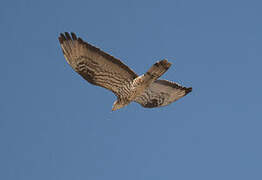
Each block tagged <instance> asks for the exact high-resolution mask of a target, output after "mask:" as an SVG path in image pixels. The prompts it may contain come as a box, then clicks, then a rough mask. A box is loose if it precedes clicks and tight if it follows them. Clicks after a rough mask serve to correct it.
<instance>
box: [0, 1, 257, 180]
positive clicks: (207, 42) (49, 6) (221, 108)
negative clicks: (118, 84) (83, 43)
mask: <svg viewBox="0 0 262 180" xmlns="http://www.w3.org/2000/svg"><path fill="white" fill-rule="evenodd" d="M261 7H262V3H261V1H252V0H251V1H241V0H240V1H231V0H229V1H228V0H227V1H226V0H221V1H209V0H206V1H205V0H200V1H194V0H186V1H182V0H176V1H175V0H174V1H161V0H151V1H139V0H137V1H131V0H130V1H126V0H122V1H120V0H119V1H117V0H111V1H99V0H97V1H87V0H85V1H84V0H74V1H70V0H63V1H36V0H27V1H25V0H24V1H22V0H21V1H18V0H14V1H1V3H0V25H1V26H0V27H1V28H0V32H1V42H0V49H1V63H0V64H1V65H0V92H1V93H0V144H1V146H0V179H1V180H36V179H37V180H47V179H48V180H60V179H61V180H72V179H90V180H104V179H113V180H123V179H124V180H134V179H135V180H144V179H150V180H159V179H163V180H173V179H179V180H191V179H199V180H210V179H212V180H221V179H226V180H232V179H238V180H242V179H243V180H244V179H245V180H246V179H252V180H261V179H262V155H261V152H262V144H261V137H262V132H261V126H262V122H261V120H262V116H261V105H262V103H261V100H262V98H261V97H262V95H261V90H262V85H261V75H262V73H261V67H262V61H261V60H262V33H261V32H262V21H261V19H262V11H261ZM65 31H69V32H71V31H73V32H75V33H76V34H77V35H79V36H81V37H82V38H83V39H84V40H87V41H88V42H90V43H91V44H93V45H95V46H97V47H99V48H101V49H103V50H104V51H105V52H108V53H110V54H112V55H114V56H115V57H117V58H119V59H121V60H122V61H123V62H124V63H125V64H127V65H128V66H130V67H131V68H132V69H133V70H134V71H135V72H137V73H138V74H143V73H144V72H145V71H146V70H148V68H149V67H150V66H151V65H152V64H153V63H155V62H156V61H158V60H160V59H163V58H167V59H168V60H169V61H170V62H172V63H173V65H172V66H171V68H170V69H169V70H168V71H167V73H166V74H165V75H164V76H163V78H165V79H169V80H173V81H176V82H178V83H180V84H182V85H184V86H187V87H189V86H192V87H193V92H192V93H190V94H189V95H187V96H186V97H184V98H183V99H181V100H179V101H177V102H175V103H173V104H171V105H169V106H167V107H164V108H156V109H145V108H142V107H141V106H140V105H138V104H136V103H131V104H130V105H129V106H127V107H125V108H123V109H121V110H118V111H116V112H111V107H112V104H113V101H114V100H115V97H114V95H113V94H112V93H111V92H109V91H107V90H105V89H103V88H99V87H96V86H92V85H90V84H88V83H87V82H86V81H85V80H83V79H82V78H81V77H80V76H79V75H78V74H77V73H75V72H74V71H73V70H72V68H71V67H70V66H69V65H68V64H67V63H66V61H65V59H64V57H63V55H62V52H61V48H60V46H59V42H58V40H57V37H58V35H59V33H60V32H65Z"/></svg>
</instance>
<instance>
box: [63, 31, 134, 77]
mask: <svg viewBox="0 0 262 180" xmlns="http://www.w3.org/2000/svg"><path fill="white" fill-rule="evenodd" d="M64 34H65V35H64ZM64 34H63V33H60V37H59V38H58V39H59V42H60V44H61V45H62V44H63V43H65V42H66V41H72V40H76V41H77V42H78V43H80V44H83V45H85V47H86V48H87V49H90V50H91V51H94V52H96V53H98V54H100V55H101V56H103V57H104V58H106V59H107V60H109V61H111V62H112V63H114V64H116V65H118V66H120V67H121V68H123V69H124V70H126V71H127V72H128V73H130V74H132V75H133V78H134V79H135V78H136V77H137V76H138V75H137V74H136V73H135V72H134V71H133V70H132V69H130V68H129V67H128V66H127V65H125V64H124V63H122V62H121V61H120V60H119V59H117V58H115V57H113V56H111V55H109V54H107V53H105V52H103V51H102V50H100V49H99V48H97V47H95V46H93V45H91V44H89V43H87V42H85V41H83V40H82V39H81V38H80V37H77V36H76V34H75V33H74V32H71V36H70V34H69V33H68V32H65V33H64ZM71 37H72V38H71ZM63 53H64V54H65V52H64V51H63Z"/></svg>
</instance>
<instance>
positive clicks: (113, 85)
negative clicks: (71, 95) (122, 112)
mask: <svg viewBox="0 0 262 180" xmlns="http://www.w3.org/2000/svg"><path fill="white" fill-rule="evenodd" d="M59 42H60V45H61V48H62V51H63V53H64V56H65V59H66V61H67V62H68V64H69V65H70V66H71V67H72V68H73V69H74V70H75V71H76V72H78V73H79V74H80V75H81V76H82V77H83V78H84V79H85V80H87V81H88V82H89V83H91V84H93V85H97V86H101V87H104V88H106V89H109V90H110V91H112V92H113V93H114V94H115V95H116V96H117V100H116V101H115V102H114V105H113V108H112V110H113V111H114V110H117V109H120V108H122V107H124V106H126V105H128V104H129V103H130V102H132V101H135V102H137V103H139V104H141V105H142V106H143V107H146V108H154V107H160V106H166V105H168V104H170V103H172V102H174V101H176V100H178V99H180V98H182V97H183V96H185V95H187V94H188V93H189V92H191V91H192V88H191V87H189V88H186V87H183V86H181V85H179V84H177V83H175V82H170V81H167V80H158V78H159V77H160V76H161V75H163V74H164V73H165V72H166V71H167V70H168V69H169V67H170V66H171V63H170V62H168V61H167V60H165V59H164V60H161V61H158V62H156V63H155V64H154V65H153V66H152V67H151V68H150V69H149V70H148V71H147V72H146V73H145V74H143V75H141V76H138V75H137V74H136V73H135V72H134V71H133V70H131V69H130V68H129V67H128V66H126V65H125V64H124V63H122V62H121V61H120V60H119V59H116V58H114V57H113V56H111V55H109V54H107V53H105V52H103V51H101V50H100V49H98V48H96V47H94V46H92V45H90V44H88V43H87V42H84V41H83V40H82V39H81V38H79V37H77V36H76V35H75V34H74V33H71V35H70V34H69V33H67V32H66V33H64V34H60V36H59Z"/></svg>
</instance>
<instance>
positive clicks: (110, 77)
mask: <svg viewBox="0 0 262 180" xmlns="http://www.w3.org/2000/svg"><path fill="white" fill-rule="evenodd" d="M59 42H60V45H61V48H62V51H63V53H64V56H65V59H66V60H67V62H68V64H70V65H71V66H72V68H73V69H74V70H75V71H76V72H78V73H79V74H80V75H81V76H82V77H83V78H84V79H85V80H87V81H88V82H89V83H91V84H94V85H97V86H101V87H104V88H106V89H109V90H111V91H112V92H113V93H115V94H116V95H117V96H118V95H119V94H118V93H119V91H120V90H121V88H123V86H125V85H126V83H131V82H132V81H133V79H135V78H136V77H137V75H136V73H135V72H134V71H132V70H131V69H130V68H129V67H128V66H126V65H125V64H124V63H122V62H121V61H120V60H119V59H116V58H114V57H113V56H111V55H109V54H107V53H105V52H103V51H101V50H100V49H98V48H96V47H94V46H92V45H90V44H88V43H87V42H84V41H83V40H82V39H81V38H79V37H77V36H76V35H75V34H74V33H71V36H70V34H69V33H67V32H65V34H60V37H59Z"/></svg>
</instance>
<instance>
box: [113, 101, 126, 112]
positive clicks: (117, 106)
mask: <svg viewBox="0 0 262 180" xmlns="http://www.w3.org/2000/svg"><path fill="white" fill-rule="evenodd" d="M128 104H129V103H126V102H124V101H119V100H116V101H115V102H114V104H113V107H112V111H115V110H118V109H120V108H122V107H124V106H126V105H128Z"/></svg>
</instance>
